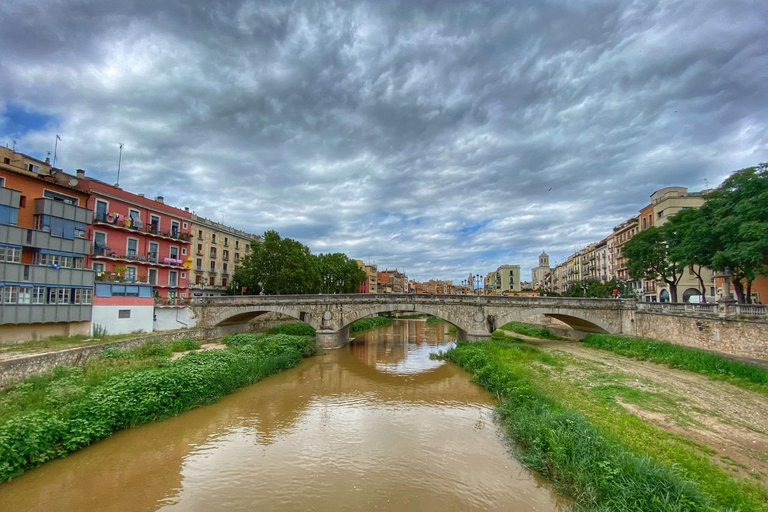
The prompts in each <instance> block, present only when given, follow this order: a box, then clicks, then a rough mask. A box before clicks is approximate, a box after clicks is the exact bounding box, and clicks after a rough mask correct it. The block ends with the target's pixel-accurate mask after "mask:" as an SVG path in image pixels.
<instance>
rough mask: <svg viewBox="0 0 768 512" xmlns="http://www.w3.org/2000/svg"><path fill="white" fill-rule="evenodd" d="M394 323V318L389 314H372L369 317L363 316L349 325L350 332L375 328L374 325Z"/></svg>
mask: <svg viewBox="0 0 768 512" xmlns="http://www.w3.org/2000/svg"><path fill="white" fill-rule="evenodd" d="M391 323H392V319H391V318H390V317H388V316H372V317H369V318H361V319H360V320H357V321H355V322H352V325H350V326H349V332H352V333H354V332H360V331H367V330H368V329H373V328H374V327H381V326H382V325H389V324H391Z"/></svg>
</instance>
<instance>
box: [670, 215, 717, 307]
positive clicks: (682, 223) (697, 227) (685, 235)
mask: <svg viewBox="0 0 768 512" xmlns="http://www.w3.org/2000/svg"><path fill="white" fill-rule="evenodd" d="M664 227H665V229H667V230H669V231H670V232H671V236H672V238H673V239H674V244H672V245H670V247H669V257H670V259H671V260H672V261H676V262H679V263H680V265H682V266H683V267H688V268H689V269H690V270H691V272H693V274H694V275H695V276H696V279H697V280H698V282H699V291H700V292H701V295H702V296H706V295H707V288H706V286H705V284H704V279H703V277H702V272H703V270H704V269H705V268H706V266H707V265H708V264H710V263H711V261H712V256H713V255H714V247H715V246H716V243H715V237H714V234H713V232H712V229H711V227H710V226H709V225H708V221H707V219H706V218H705V213H704V211H702V210H701V209H699V208H697V209H690V210H681V211H679V212H678V213H676V214H675V215H673V216H671V217H670V218H669V221H668V222H667V224H666V225H665V226H664Z"/></svg>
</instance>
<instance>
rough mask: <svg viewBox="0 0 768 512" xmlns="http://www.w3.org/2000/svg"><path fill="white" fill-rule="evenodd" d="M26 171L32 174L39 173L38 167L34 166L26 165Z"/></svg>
mask: <svg viewBox="0 0 768 512" xmlns="http://www.w3.org/2000/svg"><path fill="white" fill-rule="evenodd" d="M27 169H28V170H30V171H32V172H40V166H39V165H35V164H27Z"/></svg>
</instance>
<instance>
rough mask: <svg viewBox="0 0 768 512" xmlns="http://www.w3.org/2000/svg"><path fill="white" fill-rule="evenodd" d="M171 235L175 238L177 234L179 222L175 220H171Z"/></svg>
mask: <svg viewBox="0 0 768 512" xmlns="http://www.w3.org/2000/svg"><path fill="white" fill-rule="evenodd" d="M171 236H172V237H173V238H177V237H178V236H179V223H178V222H177V221H175V220H172V221H171Z"/></svg>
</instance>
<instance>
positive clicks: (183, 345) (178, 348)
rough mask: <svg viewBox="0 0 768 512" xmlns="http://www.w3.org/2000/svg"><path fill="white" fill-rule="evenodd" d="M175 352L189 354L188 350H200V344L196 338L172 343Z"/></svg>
mask: <svg viewBox="0 0 768 512" xmlns="http://www.w3.org/2000/svg"><path fill="white" fill-rule="evenodd" d="M170 345H171V350H172V351H173V352H187V351H188V350H197V349H199V348H200V346H201V345H200V342H199V341H197V340H196V339H194V338H182V339H180V340H176V341H172V342H171V343H170Z"/></svg>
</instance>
